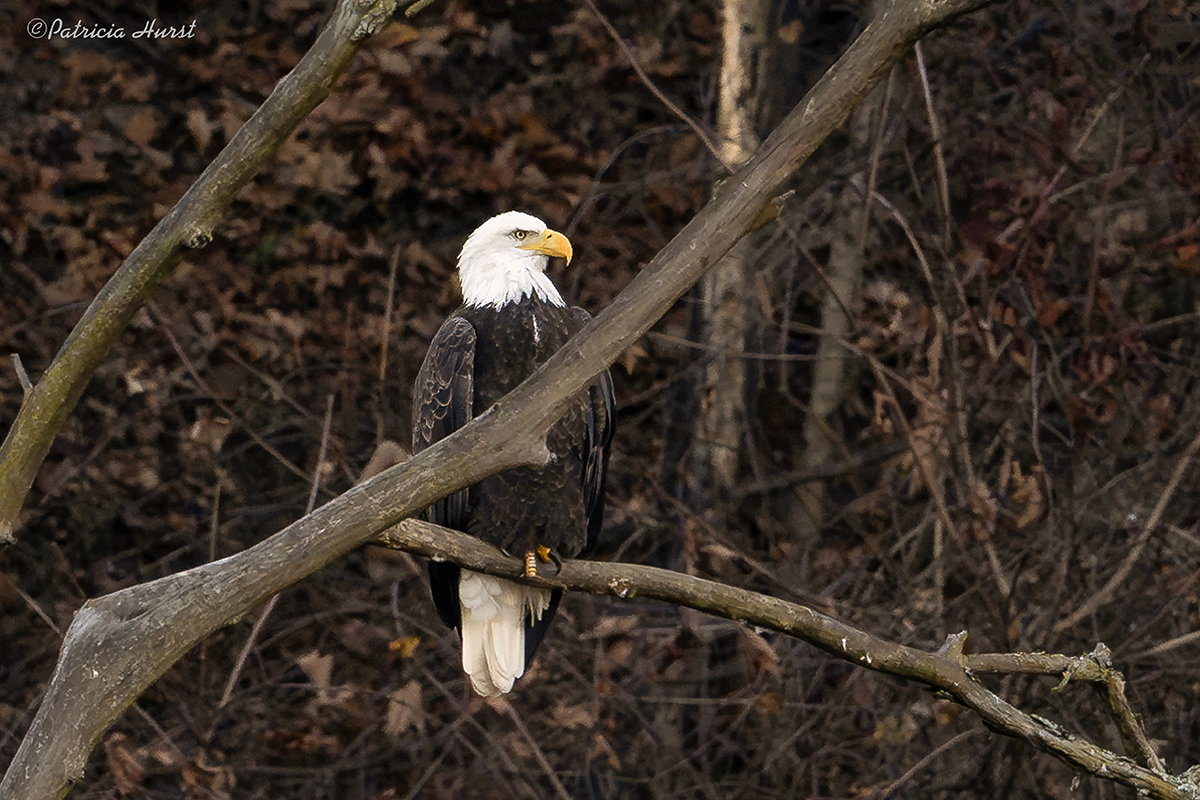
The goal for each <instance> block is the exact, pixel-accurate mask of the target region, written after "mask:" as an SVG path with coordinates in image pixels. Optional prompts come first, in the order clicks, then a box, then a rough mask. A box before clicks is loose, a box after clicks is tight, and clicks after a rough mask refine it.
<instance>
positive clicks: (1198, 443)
mask: <svg viewBox="0 0 1200 800" xmlns="http://www.w3.org/2000/svg"><path fill="white" fill-rule="evenodd" d="M1197 452H1200V434H1197V435H1196V437H1195V438H1194V439H1192V441H1191V443H1190V444H1189V445H1188V446H1187V450H1185V451H1184V452H1183V455H1182V456H1180V458H1179V463H1177V464H1176V465H1175V470H1174V471H1173V472H1172V473H1171V480H1169V481H1168V482H1167V486H1166V488H1165V489H1163V492H1162V494H1161V495H1159V497H1158V502H1157V503H1155V505H1154V510H1153V511H1151V512H1150V518H1149V519H1148V520H1146V527H1145V528H1143V529H1142V532H1141V534H1139V535H1138V538H1137V539H1136V540H1135V541H1134V543H1133V546H1132V547H1131V548H1129V554H1128V555H1126V556H1125V560H1124V561H1122V562H1121V566H1120V567H1118V568H1117V571H1116V572H1114V573H1113V576H1112V577H1111V578H1109V579H1108V581H1107V582H1106V583H1105V584H1104V586H1102V587H1101V588H1100V590H1099V591H1098V592H1096V593H1095V594H1093V595H1092V596H1091V597H1090V598H1088V600H1087V602H1086V603H1084V604H1083V605H1082V606H1080V607H1079V608H1078V609H1076V610H1075V611H1074V612H1073V613H1071V614H1069V615H1067V616H1066V617H1065V618H1064V619H1062V620H1059V622H1058V624H1057V625H1055V626H1054V632H1055V633H1062V632H1063V631H1065V630H1067V629H1068V628H1073V627H1075V626H1076V625H1077V624H1079V622H1080V620H1082V619H1083V618H1084V617H1086V616H1088V615H1089V614H1092V613H1094V612H1095V611H1096V609H1098V608H1100V606H1102V605H1104V604H1105V603H1107V602H1109V601H1110V600H1112V597H1113V595H1114V594H1116V591H1117V589H1118V588H1119V587H1120V586H1121V584H1122V583H1124V582H1125V579H1126V578H1128V577H1129V573H1130V572H1132V571H1133V567H1134V565H1135V564H1137V561H1138V558H1139V557H1141V555H1142V550H1144V549H1145V548H1146V543H1147V542H1149V541H1150V535H1151V534H1152V533H1154V531H1155V529H1156V528H1157V527H1158V523H1159V522H1160V521H1161V520H1162V515H1163V512H1164V511H1166V508H1167V503H1169V502H1170V501H1171V498H1172V497H1174V496H1175V490H1176V489H1178V488H1179V483H1180V481H1182V480H1183V476H1184V474H1185V473H1186V472H1187V470H1188V467H1190V466H1191V464H1192V460H1193V459H1194V458H1195V457H1196V453H1197Z"/></svg>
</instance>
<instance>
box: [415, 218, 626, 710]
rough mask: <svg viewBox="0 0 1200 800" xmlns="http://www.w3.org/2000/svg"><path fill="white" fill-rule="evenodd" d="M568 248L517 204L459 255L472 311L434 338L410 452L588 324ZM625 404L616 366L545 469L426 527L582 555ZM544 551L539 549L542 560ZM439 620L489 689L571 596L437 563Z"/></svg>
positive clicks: (524, 473)
mask: <svg viewBox="0 0 1200 800" xmlns="http://www.w3.org/2000/svg"><path fill="white" fill-rule="evenodd" d="M550 256H557V257H561V258H565V259H566V260H567V263H570V261H571V243H570V241H568V240H567V237H566V236H564V235H562V234H561V233H558V232H557V231H552V230H548V229H547V228H546V224H545V223H544V222H542V221H541V220H540V219H538V218H537V217H533V216H530V215H529V214H523V213H520V212H516V211H510V212H508V213H505V214H500V215H499V216H496V217H493V218H492V219H489V220H488V221H487V222H485V223H483V224H482V225H480V226H479V228H477V229H476V230H475V232H474V233H472V234H471V235H470V236H469V237H468V238H467V241H466V243H465V244H464V245H463V248H462V252H461V253H460V254H459V257H458V276H459V283H460V285H461V288H462V294H463V305H462V306H461V307H460V308H459V309H458V310H457V311H455V312H454V313H453V314H452V315H451V316H450V318H449V319H447V320H446V322H445V323H443V324H442V327H441V328H440V329H439V330H438V332H437V335H436V336H434V338H433V342H432V343H431V344H430V345H429V351H428V353H426V355H425V361H424V363H423V364H422V365H421V371H420V372H419V373H418V375H417V382H416V385H415V386H414V387H413V452H414V453H418V452H420V451H421V450H424V449H425V448H427V447H429V446H430V445H432V444H433V443H434V442H437V441H438V440H439V439H442V438H444V437H446V436H449V435H450V434H451V433H453V432H454V431H456V430H458V429H459V428H461V427H462V426H464V425H466V424H467V423H468V422H469V421H470V420H471V419H472V418H473V417H474V416H476V415H477V414H480V413H482V412H483V411H485V410H486V409H487V408H488V407H490V406H491V405H492V404H493V403H494V402H496V401H497V400H499V399H500V398H501V397H503V396H504V395H505V394H507V393H508V392H509V391H511V390H512V389H514V388H516V386H517V385H518V384H520V383H521V382H522V381H524V380H525V379H526V378H528V377H529V376H530V375H531V374H533V371H534V370H535V369H537V367H538V366H539V365H540V364H542V362H544V361H545V360H546V359H548V358H549V357H550V356H551V355H553V354H554V353H555V351H557V350H558V349H559V348H560V347H561V346H562V345H564V344H565V343H566V342H567V340H568V339H570V338H571V336H572V335H573V334H575V333H576V332H577V331H579V330H580V329H581V328H582V327H583V326H584V324H586V322H587V321H588V320H589V319H590V318H591V317H590V316H589V315H588V313H587V312H586V311H584V310H583V309H581V308H569V307H568V306H567V305H566V303H564V302H563V299H562V296H561V295H560V294H559V293H558V290H557V289H556V288H555V287H554V284H553V283H552V282H551V280H550V278H549V277H548V276H547V275H546V273H545V270H546V265H547V263H548V262H549V258H550ZM615 415H616V406H615V403H614V402H613V391H612V380H611V378H610V377H609V374H608V372H607V371H605V372H603V373H602V374H600V375H599V376H597V378H596V380H595V382H593V383H592V385H591V386H590V387H589V388H588V389H587V391H586V392H584V393H583V394H582V395H581V396H580V397H579V398H577V400H576V401H575V402H574V403H573V404H572V405H571V406H570V407H569V408H568V410H567V411H566V413H565V414H564V415H563V417H562V418H561V419H560V420H559V421H558V422H557V423H555V424H554V426H553V427H551V428H550V432H549V434H548V435H547V437H546V446H547V447H548V448H549V450H550V459H549V461H548V463H546V464H545V465H542V466H536V467H519V468H516V469H511V470H507V471H505V472H501V473H499V474H497V475H493V476H491V477H488V478H484V479H483V480H482V481H480V482H479V483H477V484H475V485H473V486H471V487H469V488H467V489H464V490H462V491H460V492H457V493H455V494H453V495H451V496H450V497H447V498H445V499H443V500H439V501H437V502H436V503H434V504H433V505H432V506H430V508H429V509H428V511H427V512H426V517H427V519H428V520H429V521H430V522H434V523H437V524H439V525H444V526H446V527H449V528H454V529H456V530H460V531H464V532H465V533H469V534H471V535H472V536H477V537H479V538H480V539H482V540H484V541H485V542H489V543H491V544H493V545H495V546H497V547H499V548H501V549H502V550H504V551H505V552H507V553H510V554H513V555H519V556H523V557H524V558H525V560H526V568H527V572H528V571H531V570H536V563H537V561H536V559H538V558H539V557H540V558H541V559H542V560H556V559H558V558H560V557H565V558H574V557H577V556H581V555H586V554H587V553H588V552H589V551H590V550H591V549H592V546H593V545H594V544H595V542H596V536H597V534H598V533H599V531H600V525H601V520H602V515H603V511H604V508H603V506H604V498H603V495H604V479H605V474H606V472H607V470H608V452H609V445H610V443H611V442H612V434H613V424H614V422H615ZM539 554H540V555H539ZM429 585H430V589H431V591H432V594H433V602H434V605H435V606H436V607H437V610H438V614H439V615H440V616H441V618H442V620H443V621H444V622H445V623H446V624H447V625H448V626H450V627H452V628H456V629H457V630H458V631H459V633H460V635H461V636H462V662H463V670H464V671H465V672H466V673H467V676H468V677H469V678H470V679H471V685H472V686H473V687H474V688H475V691H476V692H477V693H479V694H480V695H483V696H485V697H490V696H495V695H498V694H502V693H504V692H508V691H509V690H511V689H512V685H513V681H514V680H515V679H516V678H519V677H520V676H521V675H522V674H524V672H525V665H526V663H527V662H528V661H529V659H531V658H532V657H533V653H534V651H535V650H536V649H537V646H538V644H539V643H540V642H541V641H542V638H543V637H544V636H545V635H546V629H547V628H548V627H549V625H550V621H551V620H552V619H553V618H554V613H555V611H557V609H558V603H559V601H560V600H561V599H562V592H561V591H560V590H557V589H556V590H547V589H537V588H534V587H531V586H525V585H523V584H519V583H516V582H514V581H510V580H506V579H504V578H497V577H494V576H491V575H484V574H481V573H477V572H471V571H469V570H464V569H461V568H460V567H459V566H458V565H456V564H451V563H447V562H437V561H431V562H430V563H429Z"/></svg>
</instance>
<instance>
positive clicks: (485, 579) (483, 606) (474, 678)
mask: <svg viewBox="0 0 1200 800" xmlns="http://www.w3.org/2000/svg"><path fill="white" fill-rule="evenodd" d="M458 601H459V605H460V606H461V607H462V626H461V632H462V660H463V670H464V671H465V672H466V673H467V676H468V677H470V679H471V685H472V686H473V687H475V691H476V692H477V693H479V694H480V695H483V696H484V697H494V696H496V695H498V694H504V693H505V692H507V691H509V690H511V689H512V685H513V681H514V680H516V679H517V678H519V677H521V676H522V675H523V674H525V615H526V613H527V610H528V613H529V614H530V615H531V616H532V617H533V618H534V619H535V620H537V619H541V618H542V612H544V611H545V610H546V609H547V608H549V606H550V592H549V591H548V590H546V589H537V588H535V587H532V586H525V585H523V584H520V583H516V582H514V581H509V580H505V579H504V578H497V577H495V576H492V575H484V574H482V573H479V572H471V571H469V570H465V569H464V570H463V571H462V573H461V575H460V576H459V579H458Z"/></svg>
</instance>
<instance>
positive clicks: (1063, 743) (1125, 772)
mask: <svg viewBox="0 0 1200 800" xmlns="http://www.w3.org/2000/svg"><path fill="white" fill-rule="evenodd" d="M380 541H381V543H382V544H385V545H387V546H389V547H393V548H396V549H399V550H405V551H407V552H410V553H416V554H418V555H423V556H427V557H429V558H448V559H450V560H452V561H456V562H458V563H460V564H462V565H463V566H465V567H469V568H470V569H473V570H478V571H480V572H488V573H492V574H495V575H501V576H503V577H507V578H513V579H516V580H522V581H527V582H531V583H535V584H537V585H541V586H546V587H555V588H560V589H569V590H571V591H579V592H589V593H592V594H606V595H612V596H614V597H619V598H623V599H631V598H634V597H649V598H654V599H656V600H663V601H666V602H668V603H673V604H675V605H679V606H686V607H688V608H694V609H696V610H698V611H704V612H706V613H709V614H713V615H715V616H719V617H725V618H726V619H731V620H735V621H737V622H741V623H744V624H746V625H751V626H754V627H756V628H764V629H767V630H772V631H778V632H779V633H783V634H787V635H789V636H794V637H796V638H797V639H802V640H804V641H806V642H808V643H809V644H812V645H814V646H816V647H819V648H820V649H822V650H824V651H825V652H827V653H829V654H831V655H833V656H835V657H837V658H840V659H842V660H844V661H849V662H851V663H853V664H857V665H858V666H860V667H866V668H867V669H872V670H875V671H877V672H882V673H884V674H887V675H894V676H896V677H900V678H907V679H909V680H913V681H917V682H919V683H923V684H925V685H927V686H929V687H931V688H932V689H935V690H938V691H941V692H944V693H946V694H948V695H950V696H951V697H953V698H954V699H955V700H957V701H958V702H959V703H962V704H963V705H964V706H966V707H968V708H970V709H971V710H973V711H974V712H975V713H976V714H978V715H979V716H980V718H981V719H982V720H983V723H984V725H986V726H987V727H988V728H989V729H991V730H993V731H995V732H996V733H1000V734H1003V735H1005V736H1012V737H1014V738H1018V739H1024V740H1025V741H1027V742H1029V743H1030V744H1032V745H1033V746H1034V747H1037V748H1038V749H1040V750H1043V751H1045V752H1047V753H1049V754H1051V755H1053V756H1055V757H1056V758H1058V759H1060V760H1062V761H1065V762H1066V763H1068V764H1070V765H1071V766H1073V767H1075V768H1076V769H1079V770H1082V771H1084V772H1088V773H1091V774H1092V775H1096V776H1098V777H1101V778H1106V779H1109V780H1114V781H1117V782H1118V783H1123V784H1125V785H1126V786H1131V787H1133V788H1135V789H1137V790H1139V791H1140V792H1145V793H1146V794H1148V795H1149V796H1151V797H1159V798H1173V800H1184V799H1185V798H1191V799H1192V800H1194V799H1195V798H1196V797H1200V787H1197V786H1196V785H1194V784H1193V783H1190V782H1189V780H1188V779H1187V778H1185V777H1176V776H1172V775H1168V774H1167V773H1166V771H1165V770H1164V768H1163V765H1162V762H1161V761H1160V760H1159V758H1158V756H1157V755H1156V754H1155V753H1154V750H1153V749H1152V748H1151V746H1150V744H1149V742H1148V740H1147V739H1146V735H1145V732H1144V731H1143V730H1142V727H1141V724H1140V723H1139V722H1138V721H1137V719H1136V717H1135V716H1134V714H1133V711H1132V709H1131V708H1130V707H1129V703H1128V701H1127V700H1126V698H1125V693H1124V680H1123V679H1122V678H1121V676H1120V674H1119V673H1117V672H1116V671H1115V670H1114V669H1113V666H1112V662H1111V659H1110V654H1109V651H1108V648H1107V647H1105V646H1104V645H1103V644H1099V645H1097V646H1096V649H1095V650H1093V651H1092V652H1091V653H1089V654H1087V655H1083V656H1065V655H1053V654H1048V653H1003V654H1001V653H986V654H980V655H966V654H965V653H963V646H964V645H965V643H966V633H965V632H964V633H959V634H955V635H953V636H950V637H949V638H947V640H946V643H945V644H944V645H943V646H942V647H941V648H940V649H939V650H937V651H936V652H932V653H931V652H928V651H925V650H918V649H916V648H914V647H907V646H905V645H902V644H896V643H895V642H891V641H888V640H886V639H881V638H879V637H878V636H874V635H872V634H870V633H867V632H865V631H862V630H859V629H858V628H855V627H852V626H850V625H847V624H846V623H844V622H840V621H838V620H836V619H834V618H832V617H828V616H826V615H824V614H822V613H820V612H818V611H814V610H813V609H811V608H808V607H807V606H803V605H799V604H797V603H790V602H787V601H786V600H779V599H776V598H774V597H769V596H767V595H763V594H758V593H756V592H751V591H747V590H745V589H739V588H736V587H732V586H727V585H725V584H723V583H717V582H715V581H710V580H705V579H703V578H697V577H694V576H691V575H684V574H682V573H678V572H672V571H671V570H665V569H658V568H656V567H646V566H642V565H639V564H604V563H599V562H595V561H569V562H565V563H564V564H563V567H562V571H561V572H560V573H559V574H557V575H554V576H552V577H551V576H548V575H544V576H541V577H539V578H534V579H528V578H525V577H524V566H523V564H522V563H521V562H520V561H519V560H516V559H513V558H509V557H507V556H505V555H504V554H503V553H501V552H500V551H499V550H497V549H495V548H494V547H492V546H491V545H488V544H485V543H484V542H481V541H480V540H478V539H475V538H473V537H471V536H467V535H466V534H462V533H459V532H457V531H452V530H449V529H447V528H441V527H439V526H437V525H430V524H428V523H425V522H419V521H417V520H411V519H410V520H405V521H404V522H401V523H400V524H399V525H397V526H395V527H394V528H392V529H390V530H388V531H386V532H385V533H384V534H383V535H382V536H381V537H380ZM985 673H996V674H1014V673H1020V674H1027V675H1047V676H1051V677H1056V678H1060V679H1061V682H1060V684H1059V686H1060V687H1062V686H1065V685H1066V684H1067V683H1068V682H1070V681H1086V682H1089V683H1094V684H1097V685H1098V686H1099V687H1101V689H1102V691H1103V693H1104V696H1105V698H1106V701H1107V703H1108V706H1109V709H1110V711H1111V712H1112V714H1113V717H1114V719H1115V720H1116V722H1117V726H1118V729H1119V730H1120V731H1121V738H1122V740H1123V742H1124V746H1125V750H1126V752H1127V753H1128V756H1121V755H1118V754H1117V753H1115V752H1113V751H1112V750H1109V749H1107V748H1104V747H1101V746H1099V745H1095V744H1092V743H1091V742H1088V741H1085V740H1083V739H1081V738H1079V737H1078V736H1076V735H1074V734H1072V733H1068V732H1067V730H1065V729H1064V728H1061V727H1059V726H1058V725H1057V724H1055V723H1054V722H1051V721H1050V720H1047V719H1044V718H1041V717H1035V716H1033V715H1031V714H1027V713H1025V712H1024V711H1021V710H1020V709H1018V708H1016V707H1015V706H1013V705H1012V704H1010V703H1009V702H1007V701H1006V700H1004V699H1003V698H1001V697H1000V696H999V695H997V694H995V693H994V692H992V691H991V690H990V689H988V688H987V687H986V686H984V685H983V684H982V683H981V682H979V681H978V680H976V677H975V676H976V675H980V674H985Z"/></svg>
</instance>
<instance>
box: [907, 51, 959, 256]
mask: <svg viewBox="0 0 1200 800" xmlns="http://www.w3.org/2000/svg"><path fill="white" fill-rule="evenodd" d="M913 52H914V53H916V56H917V73H918V74H919V75H920V76H921V92H922V94H923V95H924V98H925V115H926V116H927V117H928V119H929V133H930V135H931V136H932V138H933V162H934V165H935V167H936V170H937V184H938V199H939V200H940V201H941V203H942V247H944V248H946V250H947V252H949V248H950V220H951V219H952V217H951V214H950V179H949V178H948V177H947V175H946V156H945V154H944V153H943V152H942V126H941V125H939V124H938V116H937V112H936V111H935V110H934V108H933V90H932V89H931V88H930V86H929V73H928V71H927V70H926V69H925V51H924V50H923V49H922V48H921V43H920V42H917V43H916V44H915V45H913Z"/></svg>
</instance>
